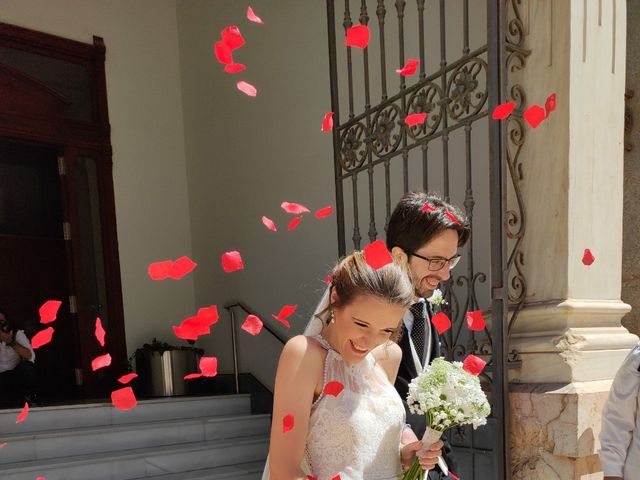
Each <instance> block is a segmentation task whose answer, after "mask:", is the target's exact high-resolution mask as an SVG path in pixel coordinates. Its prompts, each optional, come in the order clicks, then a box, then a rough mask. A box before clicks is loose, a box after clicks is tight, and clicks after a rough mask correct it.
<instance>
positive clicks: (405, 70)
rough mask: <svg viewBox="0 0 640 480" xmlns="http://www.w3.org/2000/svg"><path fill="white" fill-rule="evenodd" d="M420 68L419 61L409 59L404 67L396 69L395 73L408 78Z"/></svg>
mask: <svg viewBox="0 0 640 480" xmlns="http://www.w3.org/2000/svg"><path fill="white" fill-rule="evenodd" d="M419 66H420V60H417V59H415V58H410V59H409V60H407V61H406V63H405V64H404V67H402V68H398V69H396V73H399V74H400V75H402V76H403V77H408V76H410V75H413V74H415V73H416V69H417V68H418V67H419Z"/></svg>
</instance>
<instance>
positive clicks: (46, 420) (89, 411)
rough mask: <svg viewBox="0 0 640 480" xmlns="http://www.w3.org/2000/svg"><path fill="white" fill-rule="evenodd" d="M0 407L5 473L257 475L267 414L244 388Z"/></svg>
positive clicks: (95, 479)
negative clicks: (127, 404) (258, 411)
mask: <svg viewBox="0 0 640 480" xmlns="http://www.w3.org/2000/svg"><path fill="white" fill-rule="evenodd" d="M18 414H19V410H0V443H3V442H6V443H7V445H6V447H4V448H2V449H0V478H1V479H2V480H34V479H35V478H36V477H39V476H42V477H45V478H46V479H47V480H125V479H126V480H132V479H147V480H178V479H181V480H182V479H184V480H187V479H188V480H222V479H234V480H250V479H251V480H255V479H260V478H261V475H262V468H263V466H264V460H265V458H266V456H267V451H268V442H269V425H270V416H269V415H251V399H250V396H249V395H244V394H240V395H224V396H215V397H183V398H171V399H161V400H144V401H140V402H139V403H138V406H137V407H136V408H134V409H133V410H130V411H120V410H116V409H115V408H113V407H112V406H111V404H106V403H105V404H91V405H73V406H62V407H43V408H33V409H32V410H31V411H30V413H29V417H28V418H27V419H26V420H25V421H24V422H23V423H20V424H17V425H16V423H15V420H16V417H17V416H18Z"/></svg>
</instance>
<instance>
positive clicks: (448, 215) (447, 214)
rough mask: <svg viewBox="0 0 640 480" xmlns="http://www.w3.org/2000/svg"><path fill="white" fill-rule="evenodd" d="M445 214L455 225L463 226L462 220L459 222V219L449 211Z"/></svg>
mask: <svg viewBox="0 0 640 480" xmlns="http://www.w3.org/2000/svg"><path fill="white" fill-rule="evenodd" d="M444 214H445V215H446V216H447V218H449V220H451V221H452V222H453V223H455V224H457V225H462V223H460V220H458V218H457V217H456V216H455V215H454V214H453V213H451V212H450V211H449V210H446V211H445V212H444Z"/></svg>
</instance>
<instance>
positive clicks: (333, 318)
mask: <svg viewBox="0 0 640 480" xmlns="http://www.w3.org/2000/svg"><path fill="white" fill-rule="evenodd" d="M329 323H336V317H335V316H334V315H333V310H331V317H330V320H329Z"/></svg>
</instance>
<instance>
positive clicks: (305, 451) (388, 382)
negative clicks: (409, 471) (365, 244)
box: [263, 252, 442, 480]
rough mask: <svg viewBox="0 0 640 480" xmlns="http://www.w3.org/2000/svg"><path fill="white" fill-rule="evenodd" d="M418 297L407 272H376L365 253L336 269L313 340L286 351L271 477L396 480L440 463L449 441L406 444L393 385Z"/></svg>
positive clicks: (310, 329)
mask: <svg viewBox="0 0 640 480" xmlns="http://www.w3.org/2000/svg"><path fill="white" fill-rule="evenodd" d="M412 295H413V288H412V286H411V283H410V281H409V278H408V276H407V274H406V272H405V270H404V269H403V268H402V267H401V266H399V265H398V264H394V263H392V264H388V265H386V266H384V267H382V268H379V269H378V270H374V269H373V268H371V267H370V266H369V265H368V264H367V263H366V261H365V257H364V254H363V253H362V252H355V253H353V254H352V255H350V256H348V257H346V258H344V259H343V260H342V261H340V262H339V263H338V264H337V265H336V267H335V268H334V270H333V275H332V281H331V285H330V288H329V289H328V291H327V293H326V294H325V295H324V297H323V298H322V300H321V301H320V305H319V306H318V308H317V310H316V314H315V315H314V318H312V320H311V321H310V323H309V325H308V326H307V329H306V330H305V335H299V336H296V337H294V338H292V339H291V340H289V341H288V342H287V344H286V345H285V347H284V349H283V351H282V355H281V357H280V362H279V364H278V371H277V373H276V382H275V392H274V405H273V421H272V427H271V440H270V441H271V443H270V449H269V458H268V459H267V465H266V468H265V472H264V474H263V479H269V478H271V479H273V480H290V479H300V480H305V479H306V478H308V477H307V475H311V476H313V477H315V478H317V479H318V480H332V479H336V480H337V479H338V478H339V479H340V480H391V479H396V478H397V477H398V475H399V474H400V473H401V472H402V466H408V465H410V464H411V462H412V461H413V459H414V458H415V456H416V455H418V457H419V459H420V464H421V465H422V467H423V468H425V469H430V468H432V467H433V466H434V465H435V464H436V463H437V457H438V455H440V454H441V449H442V442H437V443H436V444H434V445H433V446H431V447H430V448H429V450H426V451H422V447H423V445H422V443H421V442H412V443H407V442H403V430H404V428H405V412H404V408H403V405H402V401H401V399H400V397H399V396H398V393H397V392H396V390H395V388H394V387H393V383H394V381H395V377H396V374H397V371H398V366H399V364H400V359H401V356H402V353H401V350H400V347H399V346H398V345H397V344H396V343H394V341H395V340H397V337H398V334H399V332H400V331H401V330H400V326H401V325H400V322H401V321H402V316H403V314H404V311H405V308H407V306H408V305H410V304H411V302H412ZM327 385H329V387H327ZM332 387H333V388H332ZM335 387H337V388H335ZM414 438H415V437H414Z"/></svg>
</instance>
